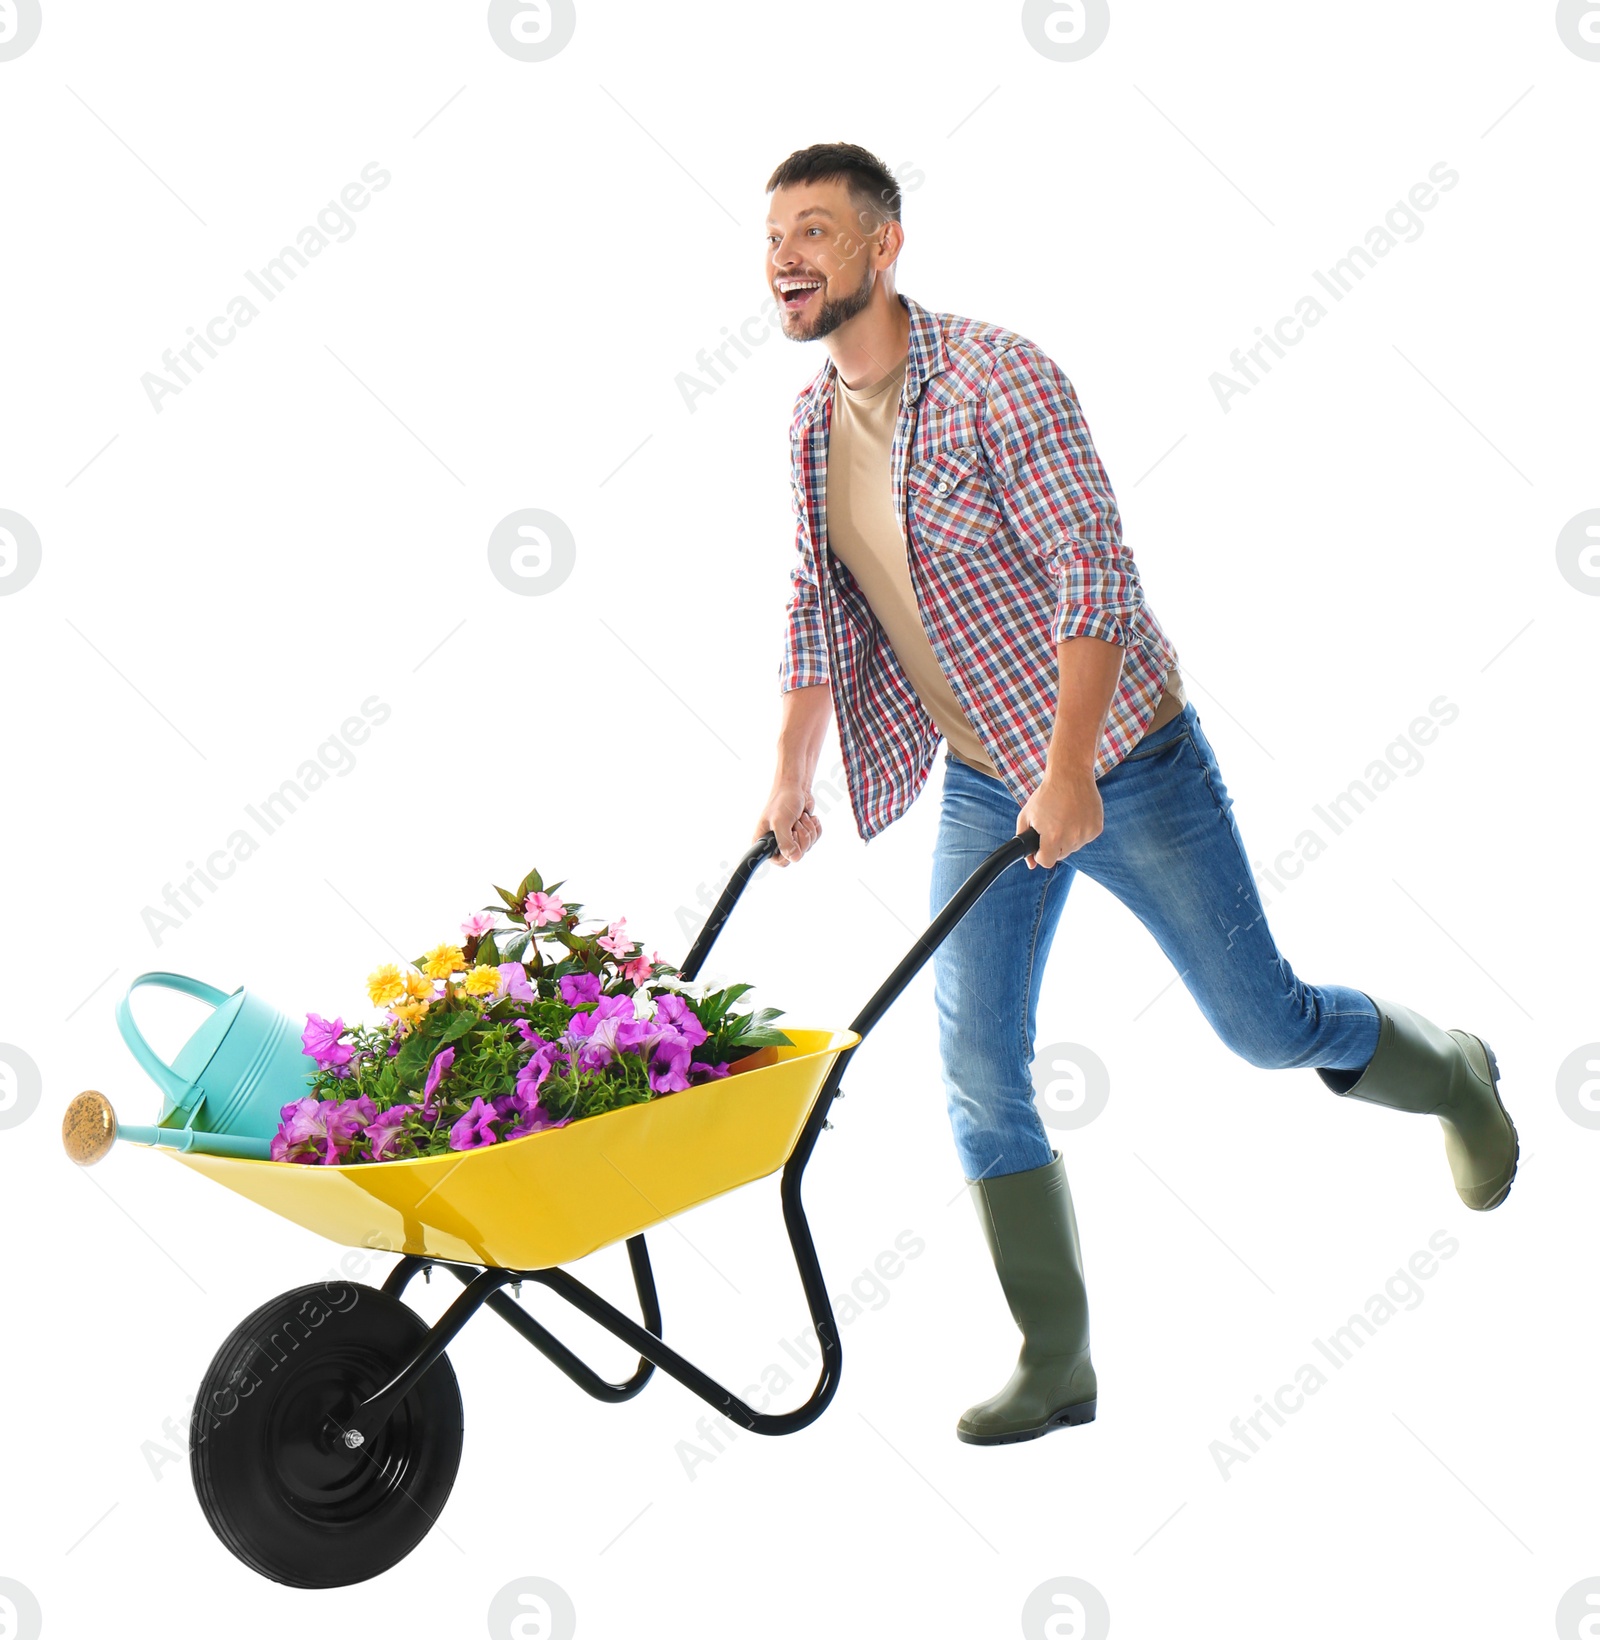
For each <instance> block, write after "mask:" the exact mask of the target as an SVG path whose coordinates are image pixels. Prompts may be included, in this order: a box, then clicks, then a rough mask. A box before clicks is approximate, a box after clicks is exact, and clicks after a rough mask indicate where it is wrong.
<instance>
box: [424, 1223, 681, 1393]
mask: <svg viewBox="0 0 1600 1640" xmlns="http://www.w3.org/2000/svg"><path fill="white" fill-rule="evenodd" d="M628 1262H629V1263H630V1264H631V1265H632V1266H633V1284H634V1287H635V1289H636V1290H637V1292H638V1294H639V1310H640V1313H641V1314H642V1315H643V1317H644V1324H645V1327H646V1329H647V1330H648V1331H649V1332H650V1334H651V1335H652V1336H653V1337H656V1338H659V1337H660V1336H661V1305H660V1303H659V1301H658V1300H657V1297H656V1284H655V1277H654V1275H653V1273H652V1272H651V1269H650V1255H649V1253H648V1252H647V1251H646V1250H645V1244H644V1237H643V1236H642V1235H641V1236H630V1237H629V1238H628ZM449 1268H450V1270H451V1271H452V1272H453V1273H454V1275H455V1277H456V1279H457V1280H458V1281H461V1282H469V1281H471V1280H472V1278H473V1267H472V1266H471V1265H457V1264H452V1265H451V1266H450V1267H449ZM489 1308H490V1309H491V1310H493V1311H494V1313H495V1314H496V1315H497V1316H499V1317H500V1319H501V1320H502V1321H504V1322H506V1323H508V1324H509V1325H510V1326H511V1327H513V1328H514V1329H515V1330H516V1331H517V1332H519V1333H520V1334H521V1335H522V1336H523V1337H524V1338H525V1339H527V1341H528V1342H529V1343H530V1344H532V1345H533V1347H534V1348H535V1349H536V1350H538V1351H539V1352H540V1353H541V1354H542V1355H544V1356H546V1357H547V1358H548V1359H549V1360H550V1362H551V1363H552V1364H553V1365H555V1366H557V1367H559V1368H560V1369H561V1371H562V1372H564V1373H565V1374H566V1375H567V1377H569V1378H570V1379H571V1380H572V1381H573V1383H575V1384H576V1385H577V1386H578V1388H579V1389H581V1390H584V1391H586V1392H587V1393H588V1394H590V1395H592V1396H593V1397H594V1398H595V1399H596V1400H597V1401H611V1402H617V1401H629V1400H632V1398H633V1397H634V1396H635V1395H637V1394H638V1393H639V1391H640V1390H642V1389H643V1388H644V1386H645V1385H646V1384H648V1383H649V1382H650V1379H651V1377H652V1376H653V1375H654V1373H655V1370H656V1369H655V1364H654V1363H653V1362H651V1361H647V1360H645V1359H644V1357H643V1356H641V1357H640V1358H639V1365H638V1366H637V1367H636V1368H635V1369H634V1372H633V1376H632V1377H630V1378H627V1379H625V1380H624V1381H623V1382H622V1383H620V1384H613V1383H612V1382H610V1380H609V1379H606V1378H602V1377H601V1376H600V1374H599V1373H597V1372H596V1371H595V1370H594V1368H593V1367H591V1366H590V1365H589V1364H588V1362H586V1361H584V1360H582V1359H581V1358H580V1357H579V1356H577V1355H575V1354H573V1352H572V1351H571V1350H570V1349H568V1348H567V1346H566V1345H565V1344H563V1343H562V1342H561V1340H560V1339H559V1338H557V1337H556V1336H555V1334H554V1333H552V1332H551V1331H549V1329H548V1328H546V1327H544V1326H542V1325H541V1324H540V1323H539V1322H537V1321H535V1320H534V1318H533V1317H532V1316H531V1315H529V1314H528V1312H527V1311H526V1310H525V1309H523V1308H522V1306H521V1305H520V1304H518V1303H516V1302H515V1301H514V1300H513V1299H511V1298H509V1297H508V1296H507V1295H506V1294H505V1293H495V1294H494V1295H493V1297H491V1298H490V1299H489Z"/></svg>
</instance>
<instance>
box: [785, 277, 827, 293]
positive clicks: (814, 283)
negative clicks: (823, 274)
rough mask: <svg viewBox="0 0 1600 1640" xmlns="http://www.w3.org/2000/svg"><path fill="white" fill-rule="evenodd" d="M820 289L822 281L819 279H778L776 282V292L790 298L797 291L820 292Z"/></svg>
mask: <svg viewBox="0 0 1600 1640" xmlns="http://www.w3.org/2000/svg"><path fill="white" fill-rule="evenodd" d="M821 288H822V281H821V280H820V279H780V280H779V281H778V290H779V291H780V292H781V294H783V295H784V296H792V295H793V294H794V292H795V291H797V290H820V289H821Z"/></svg>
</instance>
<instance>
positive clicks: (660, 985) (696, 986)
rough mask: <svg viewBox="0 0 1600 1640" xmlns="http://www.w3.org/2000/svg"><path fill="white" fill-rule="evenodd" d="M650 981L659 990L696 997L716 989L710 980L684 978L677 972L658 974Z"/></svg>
mask: <svg viewBox="0 0 1600 1640" xmlns="http://www.w3.org/2000/svg"><path fill="white" fill-rule="evenodd" d="M650 983H651V985H652V986H653V987H654V988H655V989H656V990H658V991H661V990H666V991H677V992H679V993H680V994H681V995H683V996H686V997H694V998H696V999H699V998H700V997H704V996H706V995H708V994H709V993H710V992H712V991H714V990H716V986H714V985H713V984H712V983H711V982H710V980H704V979H683V978H681V977H680V976H678V975H677V974H657V975H656V977H655V978H654V979H653V980H651V981H650Z"/></svg>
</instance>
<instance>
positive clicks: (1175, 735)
mask: <svg viewBox="0 0 1600 1640" xmlns="http://www.w3.org/2000/svg"><path fill="white" fill-rule="evenodd" d="M1194 715H1195V713H1194V702H1193V701H1185V702H1184V707H1183V710H1182V711H1181V712H1179V713H1178V715H1177V716H1176V717H1173V718H1169V719H1168V720H1167V722H1165V723H1163V724H1162V725H1161V727H1160V728H1159V729H1151V730H1149V731H1148V732H1147V733H1146V734H1145V736H1144V738H1143V739H1142V740H1140V741H1139V743H1138V744H1137V745H1136V746H1135V747H1134V748H1133V750H1132V751H1131V752H1129V753H1128V755H1127V756H1126V757H1125V758H1123V760H1122V761H1123V762H1124V763H1133V762H1136V761H1137V760H1138V759H1139V758H1141V757H1154V756H1155V754H1156V753H1157V752H1159V751H1162V750H1164V749H1165V748H1166V747H1168V746H1170V745H1172V744H1173V742H1175V741H1177V740H1180V739H1184V738H1188V739H1190V740H1192V739H1193V738H1194V737H1193V736H1192V735H1190V733H1189V727H1190V724H1191V723H1192V722H1193V721H1194Z"/></svg>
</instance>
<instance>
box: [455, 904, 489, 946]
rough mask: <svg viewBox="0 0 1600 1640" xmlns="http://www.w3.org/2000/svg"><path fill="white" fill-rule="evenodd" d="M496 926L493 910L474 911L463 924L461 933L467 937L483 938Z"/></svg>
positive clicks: (473, 938)
mask: <svg viewBox="0 0 1600 1640" xmlns="http://www.w3.org/2000/svg"><path fill="white" fill-rule="evenodd" d="M493 927H494V913H493V912H492V911H474V912H473V913H472V915H471V916H470V917H468V918H467V920H466V921H465V922H464V923H462V925H461V933H462V936H463V937H464V938H465V939H469V940H481V939H482V938H483V936H484V935H485V934H487V933H488V932H489V930H490V929H491V928H493Z"/></svg>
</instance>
